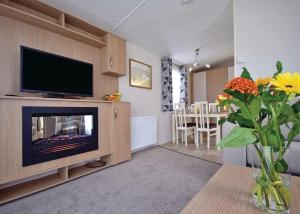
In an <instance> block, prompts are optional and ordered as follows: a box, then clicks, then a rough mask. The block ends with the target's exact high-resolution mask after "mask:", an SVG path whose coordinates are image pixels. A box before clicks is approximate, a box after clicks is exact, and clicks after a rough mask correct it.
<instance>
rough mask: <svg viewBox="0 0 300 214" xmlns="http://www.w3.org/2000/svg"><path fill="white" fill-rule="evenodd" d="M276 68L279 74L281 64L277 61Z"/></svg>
mask: <svg viewBox="0 0 300 214" xmlns="http://www.w3.org/2000/svg"><path fill="white" fill-rule="evenodd" d="M276 68H277V72H279V73H281V72H282V63H281V61H279V60H278V61H277V62H276Z"/></svg>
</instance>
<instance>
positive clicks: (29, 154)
mask: <svg viewBox="0 0 300 214" xmlns="http://www.w3.org/2000/svg"><path fill="white" fill-rule="evenodd" d="M97 149H98V108H96V107H37V106H35V107H33V106H26V107H25V106H24V107H23V166H29V165H33V164H37V163H42V162H46V161H50V160H55V159H58V158H62V157H67V156H71V155H75V154H79V153H84V152H88V151H92V150H97Z"/></svg>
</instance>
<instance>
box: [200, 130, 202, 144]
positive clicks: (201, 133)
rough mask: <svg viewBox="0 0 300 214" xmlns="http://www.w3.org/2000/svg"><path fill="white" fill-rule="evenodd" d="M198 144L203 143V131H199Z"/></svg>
mask: <svg viewBox="0 0 300 214" xmlns="http://www.w3.org/2000/svg"><path fill="white" fill-rule="evenodd" d="M200 144H203V133H202V132H200Z"/></svg>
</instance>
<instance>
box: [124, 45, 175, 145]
mask: <svg viewBox="0 0 300 214" xmlns="http://www.w3.org/2000/svg"><path fill="white" fill-rule="evenodd" d="M126 58H127V59H126V63H127V65H126V72H127V75H126V76H124V77H121V78H119V90H120V92H121V93H122V100H126V101H128V102H131V114H132V117H143V116H156V117H157V121H158V124H157V130H158V139H157V141H158V144H162V143H166V142H170V141H171V140H172V137H171V116H170V113H169V112H162V111H161V61H160V57H159V56H156V55H153V54H151V53H149V52H147V51H145V50H143V49H141V48H139V47H138V46H135V45H133V44H131V43H129V42H126ZM129 58H133V59H136V60H138V61H141V62H143V63H146V64H148V65H151V66H152V90H148V89H141V88H136V87H131V86H129V75H128V72H129V65H128V63H129Z"/></svg>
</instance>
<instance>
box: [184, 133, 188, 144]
mask: <svg viewBox="0 0 300 214" xmlns="http://www.w3.org/2000/svg"><path fill="white" fill-rule="evenodd" d="M184 134H185V135H184V137H185V146H187V145H188V144H187V143H188V141H187V136H188V133H187V130H185V131H184Z"/></svg>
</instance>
